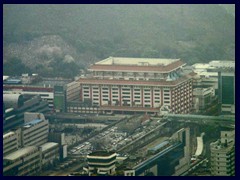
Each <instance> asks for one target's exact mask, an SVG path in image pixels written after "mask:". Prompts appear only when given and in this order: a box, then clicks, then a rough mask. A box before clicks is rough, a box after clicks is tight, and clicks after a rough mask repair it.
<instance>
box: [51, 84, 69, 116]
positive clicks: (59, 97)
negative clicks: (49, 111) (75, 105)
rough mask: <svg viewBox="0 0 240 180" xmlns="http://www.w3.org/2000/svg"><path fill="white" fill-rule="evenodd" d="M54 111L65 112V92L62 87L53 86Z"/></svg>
mask: <svg viewBox="0 0 240 180" xmlns="http://www.w3.org/2000/svg"><path fill="white" fill-rule="evenodd" d="M53 103H54V109H55V110H56V111H57V112H65V111H66V90H65V89H64V86H60V85H56V86H54V100H53Z"/></svg>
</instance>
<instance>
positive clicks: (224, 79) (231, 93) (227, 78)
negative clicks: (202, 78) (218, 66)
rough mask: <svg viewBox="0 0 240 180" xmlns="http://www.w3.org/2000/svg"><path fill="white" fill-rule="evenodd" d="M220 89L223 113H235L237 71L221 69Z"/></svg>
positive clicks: (219, 77) (219, 74) (219, 76)
mask: <svg viewBox="0 0 240 180" xmlns="http://www.w3.org/2000/svg"><path fill="white" fill-rule="evenodd" d="M218 89H219V103H220V105H221V107H220V108H221V113H223V114H226V113H232V114H235V72H224V71H222V72H221V71H219V73H218Z"/></svg>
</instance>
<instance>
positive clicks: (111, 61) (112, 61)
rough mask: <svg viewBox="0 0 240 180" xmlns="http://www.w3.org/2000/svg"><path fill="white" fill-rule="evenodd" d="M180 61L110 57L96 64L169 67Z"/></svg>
mask: <svg viewBox="0 0 240 180" xmlns="http://www.w3.org/2000/svg"><path fill="white" fill-rule="evenodd" d="M179 60H180V59H159V58H130V57H109V58H107V59H104V60H102V61H99V62H97V63H95V64H103V65H127V66H128V65H135V66H136V65H137V66H167V65H169V64H171V63H173V62H176V61H179Z"/></svg>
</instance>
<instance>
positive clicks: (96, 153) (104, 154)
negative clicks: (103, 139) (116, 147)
mask: <svg viewBox="0 0 240 180" xmlns="http://www.w3.org/2000/svg"><path fill="white" fill-rule="evenodd" d="M113 154H115V152H113V151H95V152H92V153H90V154H89V155H88V156H111V155H113Z"/></svg>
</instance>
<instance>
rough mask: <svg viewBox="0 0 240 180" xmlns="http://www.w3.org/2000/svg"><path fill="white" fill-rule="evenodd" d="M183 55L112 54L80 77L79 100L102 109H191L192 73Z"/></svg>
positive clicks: (109, 110)
mask: <svg viewBox="0 0 240 180" xmlns="http://www.w3.org/2000/svg"><path fill="white" fill-rule="evenodd" d="M184 65H185V63H184V62H182V61H181V60H180V59H147V58H119V57H109V58H107V59H104V60H102V61H99V62H97V63H95V64H93V65H91V66H90V67H89V69H88V70H89V72H90V74H89V75H87V76H86V77H81V78H80V79H79V80H78V82H79V83H80V101H82V102H84V103H85V104H87V105H88V106H95V107H98V110H100V111H102V112H109V113H112V112H120V113H121V112H126V111H127V112H142V113H149V114H156V113H159V112H160V109H161V108H162V107H167V109H169V111H171V112H172V113H189V112H190V110H191V106H192V75H193V74H192V73H191V72H189V73H185V72H184V71H183V69H182V68H183V66H184Z"/></svg>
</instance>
